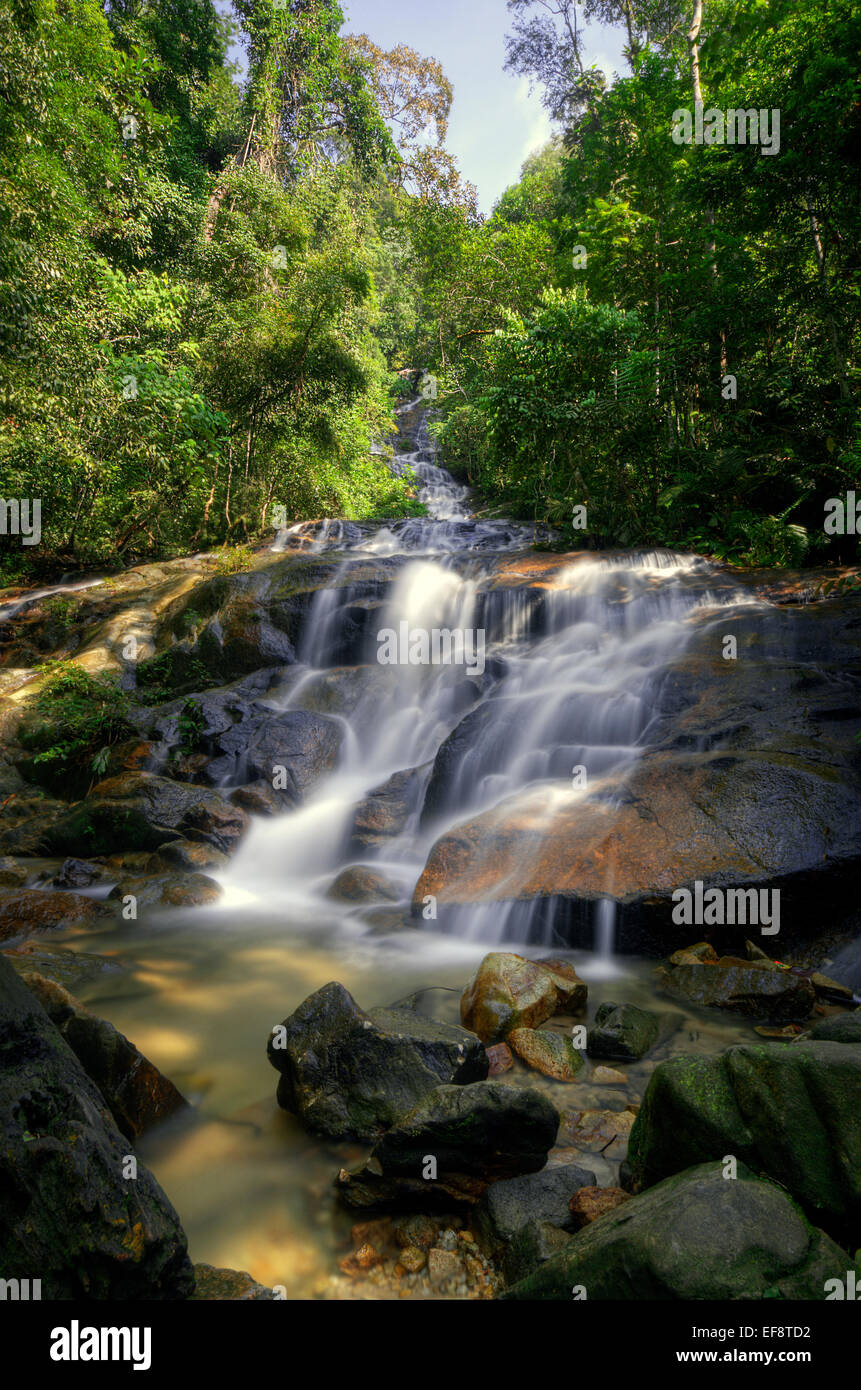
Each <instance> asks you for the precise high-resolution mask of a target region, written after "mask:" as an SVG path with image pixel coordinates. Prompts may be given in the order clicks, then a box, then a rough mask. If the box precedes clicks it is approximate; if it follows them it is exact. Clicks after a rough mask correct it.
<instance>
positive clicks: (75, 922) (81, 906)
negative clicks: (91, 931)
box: [0, 888, 107, 941]
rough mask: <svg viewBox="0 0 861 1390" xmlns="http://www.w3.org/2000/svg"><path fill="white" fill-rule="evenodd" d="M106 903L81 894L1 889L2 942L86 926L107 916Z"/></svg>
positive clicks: (0, 934)
mask: <svg viewBox="0 0 861 1390" xmlns="http://www.w3.org/2000/svg"><path fill="white" fill-rule="evenodd" d="M106 915H107V914H106V909H105V907H104V904H103V903H100V902H97V901H96V900H95V899H94V898H84V897H82V896H81V894H80V893H63V892H56V893H54V892H50V891H43V890H42V889H39V888H23V889H21V888H0V941H7V940H9V939H10V938H11V937H14V936H33V935H35V933H36V932H40V931H48V930H50V929H51V928H52V927H83V926H88V925H89V924H90V923H93V922H97V921H99V920H100V919H101V918H103V917H104V916H106Z"/></svg>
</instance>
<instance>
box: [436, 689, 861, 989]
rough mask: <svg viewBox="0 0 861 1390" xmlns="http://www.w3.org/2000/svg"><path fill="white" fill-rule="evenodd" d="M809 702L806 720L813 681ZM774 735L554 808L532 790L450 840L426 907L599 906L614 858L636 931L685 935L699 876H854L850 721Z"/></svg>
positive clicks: (856, 840)
mask: <svg viewBox="0 0 861 1390" xmlns="http://www.w3.org/2000/svg"><path fill="white" fill-rule="evenodd" d="M760 679H762V680H764V682H765V684H766V685H770V684H771V676H770V674H769V676H768V677H766V676H765V673H764V672H762V671H761V672H760ZM726 684H727V683H726V682H725V681H722V685H723V686H724V687H725V686H726ZM773 699H774V697H773V696H771V695H770V696H769V702H768V703H769V704H771V702H772V701H773ZM795 701H796V705H797V706H798V708H797V710H796V711H795V712H796V713H797V714H798V717H799V720H801V721H802V722H803V721H804V719H805V717H806V716H804V715H803V711H802V705H803V698H802V696H801V694H800V691H799V692H797V693H796V695H795ZM493 703H494V702H491V703H490V704H489V705H487V706H485V707H484V711H483V712H484V717H485V718H488V717H489V715H488V713H487V712H488V711H489V710H490V709H491V705H492V704H493ZM762 704H763V702H762V700H761V699H760V707H762ZM777 707H778V706H777V705H775V706H774V708H777ZM478 713H482V711H478V712H477V714H478ZM676 718H677V716H676ZM465 722H466V721H465ZM834 728H835V730H836V725H835V726H834ZM771 737H772V739H773V740H774V746H773V747H763V748H757V747H745V748H743V749H741V750H736V748H735V747H734V748H733V753H732V755H727V753H726V751H725V749H715V750H714V751H705V752H700V751H676V750H672V749H664V750H661V749H655V750H653V751H650V752H647V753H646V754H645V755H644V756H643V758H642V759H641V760H640V761H639V762H638V763H637V764H636V766H635V767H634V768H633V770H632V771H630V772H628V773H625V774H622V773H619V774H617V775H616V776H615V777H610V778H608V779H606V780H605V781H603V782H602V783H601V785H600V786H596V787H595V789H594V790H593V791H591V792H590V793H589V794H588V795H587V797H586V798H585V799H583V798H574V797H572V799H571V803H570V805H566V804H565V803H561V804H560V805H559V808H558V810H555V811H554V812H553V813H552V814H549V813H548V806H547V797H546V793H545V792H544V791H543V790H536V789H534V788H532V789H529V788H527V789H526V790H524V791H522V792H520V793H517V794H516V795H514V796H511V797H509V798H507V799H506V800H504V801H503V802H501V803H500V804H499V805H498V806H496V807H494V808H492V809H491V810H488V811H485V812H483V813H481V814H479V815H476V816H474V817H473V818H472V819H470V820H467V821H465V822H463V823H461V824H459V825H458V826H457V827H456V829H454V830H451V831H449V832H447V833H446V834H444V835H442V836H441V838H440V839H438V840H437V841H436V843H435V844H434V846H433V848H432V850H431V852H430V855H429V857H428V861H427V864H426V865H425V869H424V871H423V873H422V875H421V877H420V878H419V880H418V883H417V884H416V888H415V892H414V898H413V910H414V912H416V913H418V912H419V911H420V906H421V903H422V900H423V898H424V897H425V896H426V895H428V894H433V895H434V896H436V898H437V901H438V904H439V909H440V912H441V913H442V911H443V910H444V909H446V908H448V907H454V906H469V905H474V904H483V905H486V904H488V903H495V902H510V901H518V902H528V903H533V902H535V901H536V900H541V899H552V900H554V903H558V902H559V901H560V900H565V899H567V900H570V901H571V902H572V903H573V904H575V905H577V906H578V907H579V906H580V905H583V906H584V907H585V905H586V904H592V903H595V902H597V901H599V900H600V899H602V898H603V897H604V896H605V894H606V882H607V872H608V865H612V873H613V885H614V897H615V899H616V901H617V902H618V903H620V904H621V905H622V907H623V909H625V910H626V911H625V912H623V914H622V916H623V925H624V924H625V922H626V921H628V920H630V922H631V927H630V930H631V932H632V933H639V934H640V935H643V934H644V933H647V935H648V938H649V940H650V941H651V940H652V939H654V938H655V937H659V936H662V937H664V938H669V939H672V937H673V936H675V937H676V939H677V936H678V926H676V925H675V924H674V922H673V916H672V913H673V902H672V894H673V893H674V892H675V891H676V890H677V889H678V888H679V887H680V886H682V885H685V884H692V883H694V882H695V881H697V880H700V881H702V882H704V883H705V884H707V885H708V886H710V887H711V886H714V887H719V888H725V887H726V888H728V887H738V888H743V889H750V888H754V887H758V888H761V887H762V886H763V885H764V884H767V883H774V882H780V883H783V884H787V883H789V882H790V881H791V882H792V883H793V885H797V887H798V889H799V893H800V891H801V890H802V889H804V890H805V891H808V892H811V893H812V892H813V888H814V883H815V882H818V879H819V876H820V875H821V874H822V872H823V865H827V866H828V869H829V873H832V872H835V873H836V872H837V871H838V870H839V871H842V872H843V873H844V877H845V878H846V880H847V881H848V866H849V865H850V864H851V863H853V862H855V861H856V860H857V858H858V856H859V852H861V851H859V845H861V786H859V778H858V770H857V755H856V754H855V753H854V752H853V751H850V742H851V739H850V735H849V733H848V732H847V731H846V729H844V731H843V733H842V734H840V740H842V741H841V742H840V745H839V748H838V747H835V748H833V749H832V748H830V747H829V748H828V749H826V748H825V747H824V746H823V744H822V741H821V732H820V731H819V730H817V729H810V730H809V734H808V739H807V742H802V743H801V744H800V745H799V746H798V750H797V751H794V752H793V756H792V758H789V757H787V756H786V753H785V746H786V732H785V728H784V727H783V726H781V729H780V731H778V730H777V729H776V728H773V729H772V733H771ZM835 737H837V734H836V733H835ZM694 746H696V745H694ZM832 755H833V756H832ZM431 785H433V781H432V783H431ZM428 794H429V795H430V787H429V790H428ZM842 882H843V880H841V883H842ZM841 891H842V892H843V893H844V894H845V893H846V887H845V884H844V887H843V888H842V889H841ZM791 907H792V899H789V901H788V910H791ZM799 913H801V909H799ZM802 915H803V916H804V917H805V918H806V913H803V914H802ZM798 924H799V925H801V922H800V919H799V921H798ZM632 940H639V937H638V936H636V935H635V936H634V937H632ZM680 968H683V969H685V968H689V967H680Z"/></svg>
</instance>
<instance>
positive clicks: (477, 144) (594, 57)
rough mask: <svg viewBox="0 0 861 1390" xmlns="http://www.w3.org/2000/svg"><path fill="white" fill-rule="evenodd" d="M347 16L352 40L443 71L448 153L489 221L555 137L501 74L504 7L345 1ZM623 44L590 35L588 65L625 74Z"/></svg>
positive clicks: (483, 1) (517, 86)
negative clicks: (403, 49)
mask: <svg viewBox="0 0 861 1390" xmlns="http://www.w3.org/2000/svg"><path fill="white" fill-rule="evenodd" d="M341 8H342V9H343V10H344V13H345V15H346V18H347V23H346V25H345V32H346V33H354V34H363V33H364V34H368V36H369V37H370V38H372V39H373V40H374V42H375V43H377V44H379V45H380V47H381V48H393V47H394V46H395V45H396V44H398V43H405V44H407V45H408V46H409V47H410V48H415V49H417V50H418V52H419V53H421V54H422V55H423V56H424V57H427V58H436V59H438V61H439V62H440V63H442V66H443V69H444V71H445V74H446V76H447V77H448V79H449V81H450V82H451V84H452V86H453V88H454V102H453V103H452V109H451V118H450V121H449V128H448V137H447V139H446V146H447V148H448V149H449V150H450V151H451V153H452V154H453V155H454V156H455V157H456V159H457V161H458V164H459V166H460V169H461V172H462V174H463V176H464V177H465V178H466V179H468V180H469V182H470V183H474V184H475V185H476V187H477V189H478V194H479V206H480V208H481V210H482V212H484V213H489V212H490V210H491V208H492V206H493V204H494V203H495V201H496V199H497V198H498V197H499V195H500V194H501V193H502V192H503V190H504V189H506V188H507V187H508V186H509V185H510V184H512V183H516V182H517V179H518V176H519V174H520V167H521V165H522V164H523V161H524V160H525V159H526V158H527V156H528V155H530V154H532V153H534V151H535V150H537V149H540V148H541V146H542V145H543V144H545V143H546V142H547V140H548V139H549V138H550V136H551V134H552V124H551V122H550V119H549V117H548V115H547V112H546V111H545V110H544V108H543V106H542V105H541V99H540V96H539V94H538V92H537V91H535V92H533V93H532V95H530V93H529V82H528V80H527V79H526V78H520V77H515V76H514V75H513V74H511V73H507V72H503V64H504V62H505V34H506V32H507V31H508V30H509V29H510V27H511V19H512V16H511V15H510V14H509V11H508V8H507V5H506V3H505V0H341ZM622 43H623V30H621V29H620V30H613V29H607V28H603V27H601V26H598V25H592V26H590V27H587V29H586V63H587V65H589V64H591V63H595V64H596V65H597V66H598V67H600V68H603V69H604V70H605V72H606V73H607V75H608V77H609V76H610V75H611V74H612V73H613V71H617V72H623V71H625V70H626V64H625V63H624V60H623V58H622Z"/></svg>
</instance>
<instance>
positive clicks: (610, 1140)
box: [559, 1110, 634, 1162]
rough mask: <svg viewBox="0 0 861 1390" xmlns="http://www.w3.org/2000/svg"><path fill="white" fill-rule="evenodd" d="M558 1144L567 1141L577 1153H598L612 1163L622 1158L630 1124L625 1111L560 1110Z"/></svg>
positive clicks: (627, 1111) (631, 1123)
mask: <svg viewBox="0 0 861 1390" xmlns="http://www.w3.org/2000/svg"><path fill="white" fill-rule="evenodd" d="M561 1118H562V1123H561V1126H560V1130H559V1142H560V1144H570V1145H571V1146H572V1148H575V1149H577V1150H578V1151H579V1152H580V1153H594V1154H599V1153H600V1154H602V1155H603V1156H604V1158H608V1159H612V1160H613V1161H615V1162H618V1161H620V1160H621V1159H623V1158H624V1157H625V1155H626V1153H627V1149H628V1139H629V1136H630V1134H631V1130H632V1128H633V1125H634V1116H633V1115H632V1114H631V1112H630V1111H629V1110H572V1111H563V1113H562V1117H561Z"/></svg>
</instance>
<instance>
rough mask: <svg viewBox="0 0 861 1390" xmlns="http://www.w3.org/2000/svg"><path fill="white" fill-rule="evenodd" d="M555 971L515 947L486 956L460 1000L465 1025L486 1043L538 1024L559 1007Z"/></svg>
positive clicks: (461, 1014) (497, 1040) (535, 1026)
mask: <svg viewBox="0 0 861 1390" xmlns="http://www.w3.org/2000/svg"><path fill="white" fill-rule="evenodd" d="M558 1002H559V995H558V993H557V990H556V986H555V985H554V983H553V977H552V975H551V974H550V973H549V972H548V971H547V970H543V969H542V968H541V966H540V965H538V964H536V962H535V961H531V960H527V959H526V957H525V956H518V955H515V954H514V953H513V952H511V951H492V952H491V953H490V955H487V956H485V958H484V960H483V961H482V962H481V964H480V965H479V967H478V969H477V970H476V972H475V974H474V975H473V977H472V979H471V980H470V982H469V984H468V985H467V987H466V989H465V990H464V992H463V995H462V997H461V1001H460V1018H461V1022H462V1024H463V1026H464V1028H469V1030H470V1031H471V1032H473V1033H477V1034H478V1036H479V1037H480V1038H481V1040H482V1042H484V1043H493V1042H499V1041H500V1040H501V1039H502V1038H504V1037H505V1036H506V1035H507V1034H508V1033H510V1032H511V1030H512V1029H513V1028H537V1027H538V1025H539V1024H540V1023H543V1022H544V1021H545V1019H548V1018H550V1017H551V1016H552V1015H553V1014H554V1013H555V1012H556V1009H557V1006H558Z"/></svg>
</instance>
